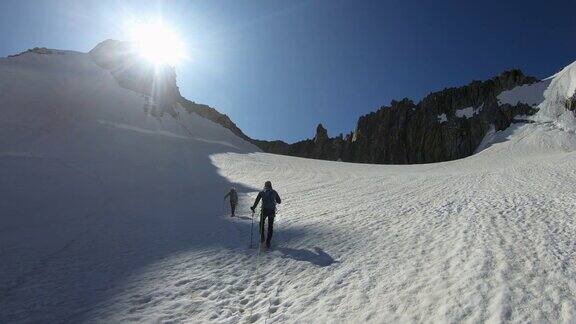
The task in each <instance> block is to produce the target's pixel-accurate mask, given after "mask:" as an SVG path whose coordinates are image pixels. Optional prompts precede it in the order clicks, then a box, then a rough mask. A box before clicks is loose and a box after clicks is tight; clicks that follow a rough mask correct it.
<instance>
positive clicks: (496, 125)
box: [255, 70, 537, 164]
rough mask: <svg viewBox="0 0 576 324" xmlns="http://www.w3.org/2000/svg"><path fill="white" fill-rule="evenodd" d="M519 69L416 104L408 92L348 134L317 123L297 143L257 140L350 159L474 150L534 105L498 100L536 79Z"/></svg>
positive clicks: (413, 159)
mask: <svg viewBox="0 0 576 324" xmlns="http://www.w3.org/2000/svg"><path fill="white" fill-rule="evenodd" d="M536 81H537V80H536V79H535V78H532V77H528V76H525V75H524V74H522V72H521V71H519V70H512V71H507V72H504V73H502V74H501V75H499V76H497V77H494V78H492V79H490V80H487V81H483V82H481V81H473V82H472V83H470V84H468V85H466V86H463V87H458V88H447V89H444V90H442V91H438V92H434V93H431V94H430V95H428V96H426V97H425V98H424V99H422V101H420V102H419V103H417V104H415V103H414V102H412V101H411V100H409V99H407V98H405V99H403V100H401V101H392V102H391V103H390V105H389V106H384V107H382V108H380V109H379V110H378V111H376V112H373V113H370V114H368V115H365V116H362V117H360V119H359V120H358V123H357V126H356V130H355V131H354V132H353V133H350V134H348V135H347V136H345V137H344V136H343V135H340V136H338V137H334V138H328V136H327V132H326V129H324V127H323V126H322V125H319V126H318V128H317V130H316V136H315V137H314V139H308V140H304V141H301V142H297V143H294V144H287V143H284V142H280V141H275V142H265V141H257V142H255V144H256V145H258V146H259V147H260V148H261V149H263V150H264V151H266V152H270V153H276V154H285V155H294V156H300V157H307V158H315V159H325V160H342V161H347V162H364V163H389V164H412V163H429V162H440V161H448V160H454V159H459V158H463V157H466V156H469V155H472V154H473V153H474V151H475V150H476V148H477V147H478V145H479V144H480V142H481V141H482V139H483V138H484V136H485V135H486V133H487V132H488V131H489V130H490V129H492V128H493V129H494V130H502V129H505V128H507V127H508V126H510V124H511V123H512V121H513V119H514V117H515V116H518V115H531V114H534V113H535V112H536V110H535V109H534V108H533V107H531V106H529V105H527V104H521V103H517V104H516V105H514V106H512V105H510V104H503V105H501V104H499V102H498V99H497V98H496V96H497V95H498V94H500V93H501V92H502V91H505V90H510V89H512V88H514V87H516V86H519V85H523V84H529V83H533V82H536Z"/></svg>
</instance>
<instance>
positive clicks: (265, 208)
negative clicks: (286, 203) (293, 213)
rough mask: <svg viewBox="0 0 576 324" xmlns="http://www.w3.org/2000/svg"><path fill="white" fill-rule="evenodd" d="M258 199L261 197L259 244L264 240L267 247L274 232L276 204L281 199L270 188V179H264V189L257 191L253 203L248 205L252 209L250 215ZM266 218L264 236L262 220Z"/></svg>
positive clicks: (280, 201)
mask: <svg viewBox="0 0 576 324" xmlns="http://www.w3.org/2000/svg"><path fill="white" fill-rule="evenodd" d="M260 199H262V207H261V208H260V244H261V245H263V244H264V242H266V247H267V248H269V247H270V242H271V241H272V233H273V232H274V217H275V216H276V204H280V203H282V200H281V199H280V196H279V195H278V193H277V192H276V190H274V189H272V182H270V181H266V183H265V184H264V190H262V191H260V193H258V197H256V201H255V202H254V205H252V207H250V209H252V213H253V214H252V215H254V212H255V211H256V206H258V203H259V202H260ZM266 219H268V235H267V236H266V237H264V221H265V220H266Z"/></svg>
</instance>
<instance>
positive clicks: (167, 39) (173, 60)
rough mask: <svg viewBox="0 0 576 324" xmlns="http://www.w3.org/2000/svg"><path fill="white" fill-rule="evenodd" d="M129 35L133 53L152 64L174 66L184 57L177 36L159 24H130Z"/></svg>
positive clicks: (181, 44)
mask: <svg viewBox="0 0 576 324" xmlns="http://www.w3.org/2000/svg"><path fill="white" fill-rule="evenodd" d="M129 33H130V41H131V42H132V43H133V44H134V49H135V51H136V52H137V53H138V54H139V55H140V56H142V57H143V58H144V59H146V60H148V61H150V62H151V63H153V64H156V65H162V64H168V65H176V64H177V63H179V62H180V61H181V60H182V59H183V58H184V56H185V49H184V43H183V42H182V41H181V39H180V37H179V36H178V34H177V33H176V32H174V31H173V30H172V29H170V28H169V27H167V26H165V25H164V24H162V23H160V22H155V23H135V24H131V26H130V28H129Z"/></svg>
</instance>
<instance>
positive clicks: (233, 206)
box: [224, 187, 238, 217]
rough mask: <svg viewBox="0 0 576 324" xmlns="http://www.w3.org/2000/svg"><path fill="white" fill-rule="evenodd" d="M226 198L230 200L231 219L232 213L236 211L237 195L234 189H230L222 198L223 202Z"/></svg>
mask: <svg viewBox="0 0 576 324" xmlns="http://www.w3.org/2000/svg"><path fill="white" fill-rule="evenodd" d="M226 198H230V210H231V211H232V215H231V216H232V217H234V212H235V211H236V205H237V204H238V193H237V192H236V188H234V187H232V188H230V192H228V193H227V194H226V196H224V200H226Z"/></svg>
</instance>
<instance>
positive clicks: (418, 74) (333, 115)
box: [0, 0, 576, 142]
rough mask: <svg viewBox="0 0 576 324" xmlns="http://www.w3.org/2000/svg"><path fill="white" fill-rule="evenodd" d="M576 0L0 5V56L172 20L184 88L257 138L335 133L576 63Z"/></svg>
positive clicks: (83, 43) (25, 0)
mask: <svg viewBox="0 0 576 324" xmlns="http://www.w3.org/2000/svg"><path fill="white" fill-rule="evenodd" d="M575 9H576V1H568V0H565V1H555V0H550V1H542V0H539V1H532V0H526V1H506V0H483V1H465V0H454V1H440V0H438V1H432V0H429V1H415V0H401V1H400V0H389V1H388V0H375V1H368V0H366V1H353V0H350V1H344V0H317V1H307V0H306V1H304V0H290V1H288V0H250V1H245V0H229V1H224V0H204V1H198V0H187V1H185V0H182V1H177V0H173V1H164V3H163V2H162V1H157V0H155V1H152V0H151V1H146V0H134V1H118V0H82V1H77V0H53V1H48V0H45V1H44V0H2V1H0V56H6V55H8V54H13V53H16V52H19V51H22V50H25V49H28V48H31V47H35V46H45V47H51V48H59V49H71V50H78V51H88V50H90V49H91V48H92V47H94V46H95V45H96V44H97V43H98V42H100V41H102V40H104V39H107V38H114V39H125V38H126V35H125V31H124V29H123V26H124V23H125V21H126V20H127V19H129V18H130V17H138V18H141V19H147V18H151V17H155V16H159V15H161V16H163V19H164V20H165V21H168V22H170V24H171V25H172V26H174V27H175V28H176V29H177V30H178V32H179V33H180V34H182V35H183V36H184V38H185V42H186V43H187V47H188V49H189V59H188V60H187V61H186V62H185V63H182V64H180V65H179V66H177V73H178V81H179V85H180V89H181V92H182V94H183V95H184V96H185V97H187V98H189V99H191V100H194V101H196V102H200V103H205V104H209V105H211V106H213V107H215V108H216V109H218V110H219V111H221V112H223V113H226V114H228V115H229V116H230V117H231V118H232V120H234V121H235V122H236V123H237V124H238V125H239V127H240V128H242V130H244V131H245V133H247V134H248V135H249V136H251V137H254V138H260V139H283V140H286V141H289V142H291V141H295V140H299V139H303V138H306V137H311V136H313V133H314V130H315V127H316V124H317V123H319V122H322V123H323V124H324V125H325V126H326V127H327V128H328V131H329V133H330V135H331V136H334V135H337V134H338V133H340V132H343V133H347V132H349V131H351V130H353V128H354V127H355V124H356V121H357V118H358V117H359V116H361V115H363V114H365V113H368V112H370V111H374V110H376V109H377V108H378V107H380V106H382V105H386V104H388V103H389V102H390V100H391V99H395V98H403V97H409V98H413V99H415V100H418V99H420V98H421V97H422V96H424V95H425V94H427V93H428V92H430V91H434V90H439V89H442V88H444V87H448V86H456V85H462V84H465V83H468V82H469V81H471V80H473V79H486V78H489V77H491V76H493V75H496V74H498V73H500V72H501V71H503V70H505V69H510V68H521V69H522V70H523V71H524V72H525V73H527V74H530V75H534V76H536V77H546V76H548V75H550V74H552V73H554V72H556V71H557V70H558V69H560V68H561V67H563V66H565V65H567V64H568V63H570V62H572V61H574V60H576V19H575V15H574V10H575Z"/></svg>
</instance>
